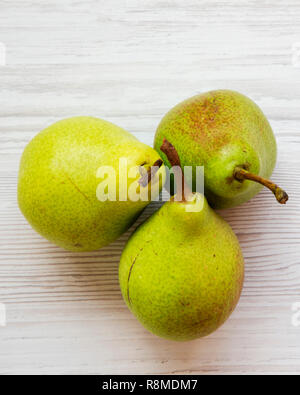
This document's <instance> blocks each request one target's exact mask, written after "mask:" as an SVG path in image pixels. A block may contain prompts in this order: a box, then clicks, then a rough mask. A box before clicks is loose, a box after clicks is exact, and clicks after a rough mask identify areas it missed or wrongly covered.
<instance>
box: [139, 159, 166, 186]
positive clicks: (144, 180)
mask: <svg viewBox="0 0 300 395" xmlns="http://www.w3.org/2000/svg"><path fill="white" fill-rule="evenodd" d="M162 164H163V161H162V160H161V159H157V161H156V162H155V163H154V164H153V166H150V167H149V169H148V170H147V171H146V172H144V174H142V177H141V178H140V179H139V184H140V185H141V186H142V187H144V188H145V187H146V186H147V185H148V184H149V182H151V180H152V179H153V178H154V176H155V174H156V173H157V172H158V170H159V168H160V167H161V165H162ZM141 167H142V166H141Z"/></svg>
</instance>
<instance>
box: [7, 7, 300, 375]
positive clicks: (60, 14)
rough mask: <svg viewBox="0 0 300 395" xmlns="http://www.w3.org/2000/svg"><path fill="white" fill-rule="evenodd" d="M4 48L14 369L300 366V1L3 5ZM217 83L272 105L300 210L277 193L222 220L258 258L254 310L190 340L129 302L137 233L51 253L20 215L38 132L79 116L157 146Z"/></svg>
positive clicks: (10, 361) (281, 175)
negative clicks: (19, 193) (160, 135)
mask: <svg viewBox="0 0 300 395" xmlns="http://www.w3.org/2000/svg"><path fill="white" fill-rule="evenodd" d="M0 42H1V44H0V62H1V66H0V303H3V304H5V307H6V312H7V325H6V326H4V327H0V373H8V374H11V373H25V374H26V373H40V374H42V373H46V374H48V373H58V374H62V373H71V374H82V373H88V374H100V373H110V374H113V373H134V374H136V373H170V374H176V373H199V374H203V373H211V374H214V373H224V374H227V373H245V374H247V373H259V374H260V373H300V326H299V325H300V316H299V317H298V315H297V309H298V311H299V310H300V306H299V305H297V303H299V302H300V232H299V230H300V175H299V168H300V2H299V0H286V1H282V0H229V1H224V0H222V1H221V0H198V1H196V0H186V1H181V0H173V1H172V0H146V1H140V0H127V1H124V0H123V1H122V0H110V1H104V0H86V1H76V0H66V1H60V0H53V1H42V0H39V1H38V0H22V1H21V0H1V2H0ZM5 55H6V56H5ZM215 88H229V89H235V90H238V91H241V92H243V93H245V94H247V95H249V96H250V97H251V98H252V99H254V100H255V101H256V102H257V103H258V104H259V105H260V106H261V107H262V109H263V110H264V111H265V113H266V115H267V116H268V118H269V119H270V122H271V124H272V126H273V128H274V131H275V133H276V137H277V141H278V149H279V155H278V164H277V168H276V170H275V173H274V177H273V178H274V180H276V181H277V182H278V183H280V184H282V186H284V187H285V188H286V189H287V191H288V192H289V194H290V201H289V202H288V204H287V205H286V206H285V207H281V206H279V205H278V204H277V203H276V202H275V200H274V199H273V198H272V195H271V194H270V193H269V192H268V191H263V192H262V193H260V194H259V196H257V197H256V198H255V199H253V200H252V201H251V202H249V203H246V204H245V205H243V206H242V207H239V208H236V209H232V210H227V211H223V212H222V215H223V216H224V217H225V218H226V219H227V220H228V221H229V222H230V224H231V225H232V227H233V228H234V230H235V231H236V233H237V235H238V237H239V240H240V242H241V245H242V248H243V252H244V256H245V259H246V280H245V288H244V291H243V294H242V297H241V301H240V303H239V305H238V308H237V309H236V311H235V312H234V314H233V315H232V317H231V319H230V320H229V321H228V322H227V323H226V324H225V325H224V326H223V327H222V328H221V329H220V330H219V331H217V332H216V333H214V334H213V335H211V336H209V337H207V338H205V339H201V340H197V341H194V342H190V343H179V344H178V343H174V342H170V341H166V340H162V339H159V338H156V337H154V336H152V335H151V334H149V333H148V332H147V331H146V330H144V328H143V327H142V326H141V325H140V324H139V323H138V322H137V321H136V319H135V318H134V317H133V316H132V315H131V314H130V312H129V311H128V310H127V308H126V306H125V304H124V303H123V301H122V298H121V294H120V290H119V286H118V277H117V269H118V262H119V258H120V254H121V251H122V248H123V247H124V243H125V241H126V239H127V237H128V235H129V232H128V233H127V234H126V235H124V236H123V237H121V239H120V240H118V241H117V242H115V243H114V244H112V245H110V246H108V247H107V248H104V249H102V250H101V251H97V252H93V253H77V254H75V253H70V252H66V251H63V250H62V249H60V248H57V247H55V246H53V245H51V244H49V243H48V242H47V241H46V240H44V239H43V238H42V237H40V236H39V235H37V234H36V233H35V232H34V231H33V230H32V229H31V228H30V226H29V225H28V224H27V223H26V221H25V219H24V218H23V216H22V215H21V214H20V212H19V210H18V207H17V203H16V184H17V173H18V163H19V158H20V155H21V153H22V150H23V148H24V146H25V145H26V143H27V142H28V141H29V140H30V139H31V138H32V137H33V136H34V135H35V134H36V133H37V132H38V131H39V130H41V129H42V128H44V127H45V126H47V125H49V124H51V123H52V122H54V121H56V120H59V119H61V118H63V117H69V116H73V115H80V114H89V115H95V116H99V117H102V118H104V119H107V120H110V121H112V122H114V123H116V124H118V125H120V126H122V127H124V128H126V129H128V130H130V131H132V132H133V133H134V134H135V135H136V136H138V137H139V138H140V140H141V141H143V142H145V143H149V144H152V140H153V135H154V132H155V129H156V127H157V125H158V123H159V120H160V119H161V117H162V116H163V115H164V113H165V112H166V111H168V109H170V108H171V107H172V106H173V105H174V104H176V103H178V102H179V101H181V100H182V99H184V98H187V97H189V96H191V95H194V94H196V93H200V92H204V91H207V90H210V89H215ZM33 193H34V191H33ZM154 209H155V205H152V206H151V207H150V208H149V209H147V211H146V213H145V214H144V215H143V218H145V216H147V215H149V214H150V213H151V212H152V211H153V210H154ZM2 306H3V305H2ZM293 309H294V310H293Z"/></svg>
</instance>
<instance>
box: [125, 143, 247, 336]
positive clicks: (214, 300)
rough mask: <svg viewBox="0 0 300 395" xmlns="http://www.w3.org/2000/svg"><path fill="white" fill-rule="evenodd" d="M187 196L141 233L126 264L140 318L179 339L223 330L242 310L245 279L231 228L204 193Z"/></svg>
mask: <svg viewBox="0 0 300 395" xmlns="http://www.w3.org/2000/svg"><path fill="white" fill-rule="evenodd" d="M166 143H167V142H164V144H166ZM169 146H170V145H169ZM165 152H166V151H165ZM173 165H174V164H172V166H173ZM177 185H178V184H177ZM183 195H184V198H181V197H180V196H179V199H176V197H177V195H175V197H173V198H171V200H170V201H168V202H167V203H165V204H164V205H163V206H162V207H161V208H160V209H159V210H158V211H157V212H156V213H155V214H154V215H153V216H151V217H150V218H149V219H148V220H147V221H146V222H145V223H143V224H142V225H141V226H140V227H139V228H138V229H137V230H136V231H135V232H134V233H133V235H132V236H131V238H130V239H129V241H128V243H127V245H126V246H125V249H124V251H123V254H122V256H121V261H120V266H119V279H120V286H121V290H122V295H123V298H124V300H125V302H126V304H127V305H128V307H129V309H130V310H131V311H132V313H133V314H134V315H135V316H136V317H137V318H138V320H139V321H140V322H141V323H142V324H143V325H144V326H145V327H146V328H147V329H148V330H149V331H150V332H152V333H154V334H156V335H158V336H161V337H164V338H167V339H171V340H176V341H187V340H192V339H196V338H199V337H203V336H206V335H209V334H210V333H212V332H214V331H215V330H216V329H217V328H218V327H220V325H222V324H223V323H224V322H225V321H226V320H227V318H228V317H229V316H230V314H231V313H232V311H233V310H234V308H235V306H236V304H237V302H238V300H239V297H240V294H241V290H242V286H243V279H244V261H243V256H242V252H241V249H240V246H239V242H238V240H237V238H236V236H235V234H234V233H233V231H232V229H231V228H230V226H229V225H228V224H227V222H225V221H224V220H223V219H222V218H221V217H220V216H219V215H218V214H216V213H215V212H214V211H213V210H212V209H211V208H210V207H209V205H208V203H207V201H206V199H205V197H204V196H203V195H202V194H200V193H192V192H191V191H189V190H188V188H187V186H185V189H184V194H183Z"/></svg>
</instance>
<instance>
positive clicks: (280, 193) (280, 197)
mask: <svg viewBox="0 0 300 395" xmlns="http://www.w3.org/2000/svg"><path fill="white" fill-rule="evenodd" d="M234 178H235V179H236V180H237V181H240V182H242V181H244V180H251V181H255V182H258V183H259V184H261V185H264V186H265V187H267V188H269V189H270V191H272V192H273V194H274V195H275V197H276V199H277V201H278V202H279V203H280V204H285V203H286V202H287V201H288V199H289V196H288V194H287V193H286V192H285V191H284V190H283V189H281V188H280V187H279V186H278V185H276V184H275V183H274V182H272V181H270V180H267V179H265V178H263V177H260V176H258V175H256V174H253V173H250V172H249V171H247V170H245V169H243V168H241V167H236V168H235V171H234Z"/></svg>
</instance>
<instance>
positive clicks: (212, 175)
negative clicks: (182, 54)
mask: <svg viewBox="0 0 300 395" xmlns="http://www.w3.org/2000/svg"><path fill="white" fill-rule="evenodd" d="M164 138H166V139H167V140H169V141H170V142H171V143H172V144H173V145H174V147H175V148H176V150H177V152H178V154H179V157H180V161H181V165H182V166H204V178H205V181H204V187H205V192H204V193H205V195H206V197H207V199H208V201H209V203H210V205H211V206H212V207H214V208H227V207H234V206H237V205H239V204H241V203H244V202H246V201H248V200H250V199H251V198H252V197H253V196H255V195H256V194H257V193H258V192H259V191H260V189H261V188H262V186H261V185H259V184H257V183H255V182H252V181H248V180H245V181H243V182H242V183H241V182H239V181H237V180H235V179H233V172H234V169H235V167H236V166H241V167H243V168H245V169H246V170H248V171H250V172H252V173H254V174H257V175H260V176H261V177H264V178H270V176H271V174H272V172H273V169H274V167H275V164H276V152H277V148H276V141H275V137H274V134H273V131H272V129H271V126H270V124H269V122H268V120H267V119H266V117H265V116H264V114H263V112H262V111H261V110H260V108H259V107H258V106H257V105H256V104H255V103H254V102H253V101H252V100H250V99H249V98H247V97H246V96H244V95H242V94H240V93H238V92H234V91H230V90H216V91H211V92H208V93H204V94H200V95H197V96H194V97H192V98H190V99H188V100H185V101H184V102H182V103H180V104H178V105H177V106H175V107H174V108H173V109H171V110H170V111H169V112H168V113H167V114H166V115H165V117H164V118H163V119H162V121H161V123H160V124H159V126H158V129H157V131H156V135H155V140H154V148H155V149H156V150H157V152H158V153H159V154H160V155H161V157H162V159H163V160H164V162H165V164H167V165H168V166H169V167H170V164H169V162H168V160H167V157H166V156H165V154H164V153H163V152H162V151H161V150H160V147H161V145H162V142H163V139H164ZM187 181H190V180H188V179H187ZM195 181H196V180H195V174H194V179H193V185H195Z"/></svg>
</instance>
